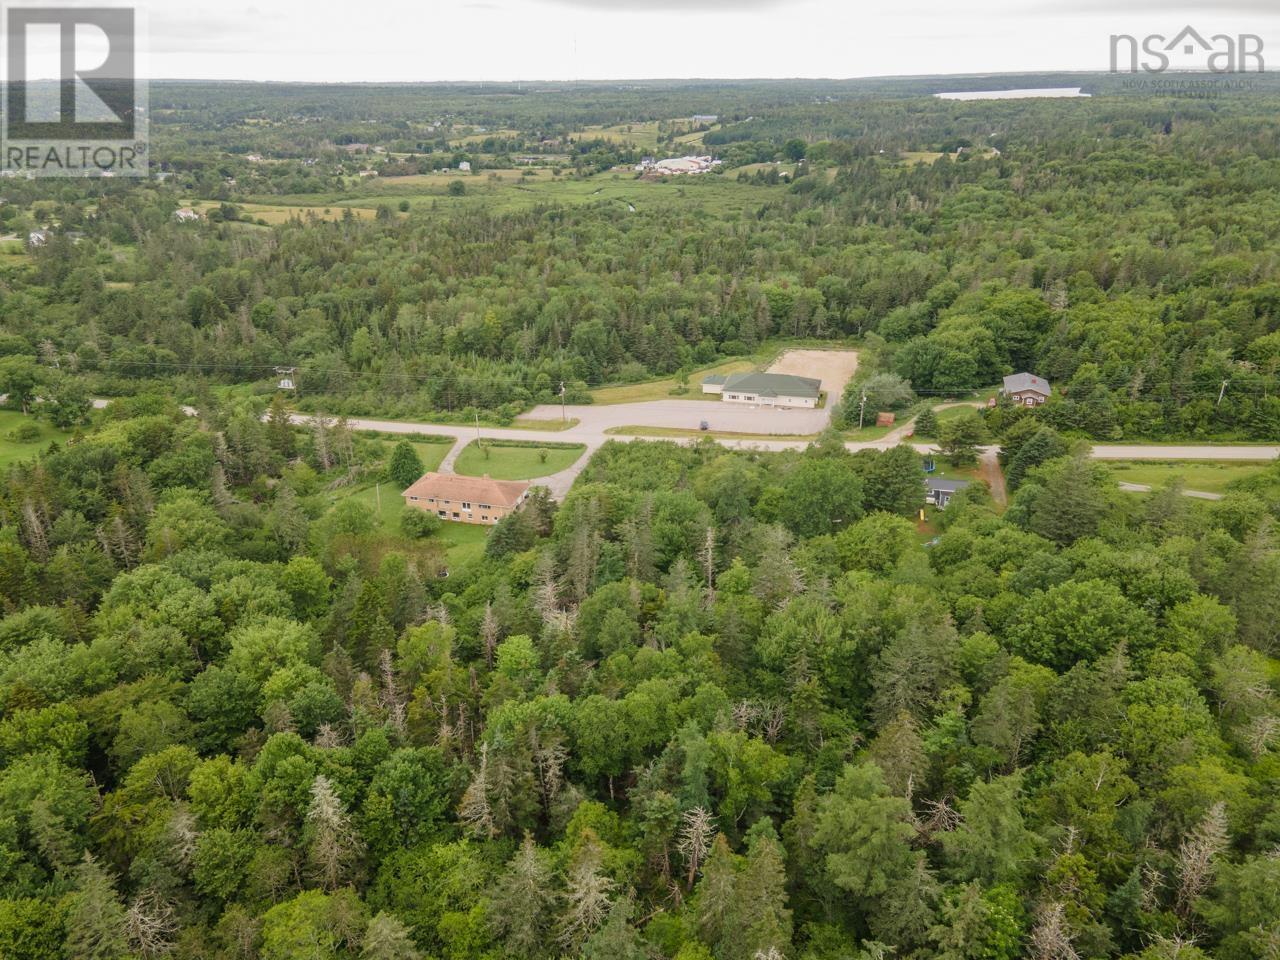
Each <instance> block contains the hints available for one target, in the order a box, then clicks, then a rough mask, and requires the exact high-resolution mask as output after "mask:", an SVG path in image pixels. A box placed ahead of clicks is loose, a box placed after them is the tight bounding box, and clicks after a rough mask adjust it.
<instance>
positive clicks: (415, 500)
mask: <svg viewBox="0 0 1280 960" xmlns="http://www.w3.org/2000/svg"><path fill="white" fill-rule="evenodd" d="M409 499H410V500H412V501H413V502H414V503H417V502H418V498H417V497H410V498H409Z"/></svg>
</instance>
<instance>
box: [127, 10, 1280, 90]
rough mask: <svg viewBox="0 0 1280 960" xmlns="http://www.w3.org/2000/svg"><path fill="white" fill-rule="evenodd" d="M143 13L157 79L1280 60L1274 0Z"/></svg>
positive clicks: (1086, 66) (895, 70)
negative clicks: (1180, 42)
mask: <svg viewBox="0 0 1280 960" xmlns="http://www.w3.org/2000/svg"><path fill="white" fill-rule="evenodd" d="M147 18H148V20H149V33H150V44H149V46H150V58H149V61H150V63H149V71H148V72H149V73H150V75H151V76H153V77H184V78H214V79H244V80H308V81H359V80H365V81H378V80H389V81H411V80H577V79H624V78H641V77H646V78H647V77H725V78H732V77H866V76H886V75H906V74H947V73H978V72H1008V71H1026V70H1058V69H1063V70H1104V69H1107V67H1108V58H1109V39H1108V38H1109V37H1110V35H1111V34H1114V33H1129V34H1134V35H1139V36H1144V35H1147V34H1151V33H1159V34H1163V35H1165V36H1169V37H1172V36H1173V35H1174V34H1176V33H1177V32H1178V31H1179V30H1180V29H1181V28H1182V27H1183V26H1184V25H1186V24H1191V25H1192V26H1194V27H1195V28H1196V29H1197V30H1199V31H1200V32H1201V33H1203V34H1205V35H1206V36H1209V35H1211V34H1215V33H1221V34H1231V35H1235V34H1240V33H1252V34H1257V35H1259V36H1261V37H1263V39H1264V40H1265V41H1267V45H1268V47H1269V48H1270V49H1273V50H1274V56H1275V59H1276V64H1277V66H1280V0H1228V2H1219V3H1216V4H1210V3H1203V2H1200V3H1186V2H1181V0H970V2H966V0H875V2H868V0H372V2H370V0H365V2H352V0H165V2H154V3H152V4H150V6H149V7H148V12H147ZM1273 38H1274V41H1275V42H1274V43H1273V42H1271V41H1272V40H1273ZM1175 65H1177V64H1175ZM1188 65H1190V64H1188Z"/></svg>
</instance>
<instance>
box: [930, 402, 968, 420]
mask: <svg viewBox="0 0 1280 960" xmlns="http://www.w3.org/2000/svg"><path fill="white" fill-rule="evenodd" d="M977 412H978V408H977V407H969V406H964V407H947V409H945V410H935V411H934V414H933V415H934V416H935V417H937V418H938V422H939V423H942V422H943V421H945V420H955V419H957V418H959V417H963V416H965V415H966V414H970V413H977Z"/></svg>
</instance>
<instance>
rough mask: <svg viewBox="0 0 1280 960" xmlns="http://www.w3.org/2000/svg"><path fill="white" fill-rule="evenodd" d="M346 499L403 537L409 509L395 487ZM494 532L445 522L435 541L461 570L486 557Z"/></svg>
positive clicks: (355, 493)
mask: <svg viewBox="0 0 1280 960" xmlns="http://www.w3.org/2000/svg"><path fill="white" fill-rule="evenodd" d="M415 446H416V445H415ZM428 446H435V444H428ZM346 496H348V497H350V498H351V499H352V500H355V501H356V502H358V503H363V504H364V505H365V506H367V507H368V508H369V509H370V510H372V511H373V512H374V516H376V517H377V519H378V521H379V522H380V523H381V525H382V531H383V532H384V533H387V534H391V535H393V536H398V535H399V534H400V518H401V517H402V516H403V515H404V512H405V510H407V509H408V507H407V506H406V505H405V502H404V497H402V496H401V495H400V491H399V490H396V489H395V484H391V483H383V484H381V489H379V485H377V484H375V485H374V486H372V487H364V488H362V489H359V490H355V491H353V492H351V493H349V494H346ZM340 499H342V495H339V496H338V497H337V498H335V501H334V502H335V503H336V502H337V500H340ZM490 529H491V528H490V527H486V526H483V525H482V524H478V523H452V522H449V521H443V522H441V524H440V532H439V533H437V534H436V535H435V536H433V537H432V538H431V539H432V541H435V542H438V543H440V544H441V545H443V546H444V548H445V560H446V562H447V563H448V564H449V566H457V565H459V564H462V563H466V562H468V561H471V560H474V559H476V558H477V557H479V556H481V555H482V554H483V553H484V543H485V540H486V539H487V538H488V536H489V530H490Z"/></svg>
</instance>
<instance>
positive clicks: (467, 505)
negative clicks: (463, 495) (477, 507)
mask: <svg viewBox="0 0 1280 960" xmlns="http://www.w3.org/2000/svg"><path fill="white" fill-rule="evenodd" d="M462 509H463V510H470V509H471V504H470V503H469V502H468V501H466V500H463V501H462Z"/></svg>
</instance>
